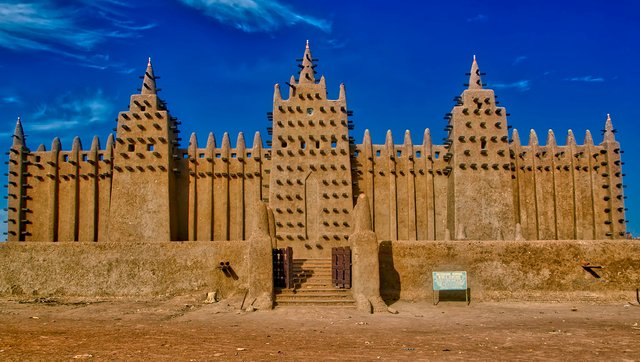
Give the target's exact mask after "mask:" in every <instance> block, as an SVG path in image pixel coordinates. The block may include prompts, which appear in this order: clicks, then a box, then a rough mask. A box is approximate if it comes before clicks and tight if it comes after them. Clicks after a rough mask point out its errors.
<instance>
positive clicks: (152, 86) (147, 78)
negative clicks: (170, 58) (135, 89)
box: [141, 57, 156, 94]
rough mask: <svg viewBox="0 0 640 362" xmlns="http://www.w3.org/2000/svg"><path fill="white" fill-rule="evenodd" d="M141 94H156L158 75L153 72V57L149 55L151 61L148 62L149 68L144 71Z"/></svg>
mask: <svg viewBox="0 0 640 362" xmlns="http://www.w3.org/2000/svg"><path fill="white" fill-rule="evenodd" d="M141 94H156V77H155V75H154V74H153V66H152V65H151V57H149V62H148V63H147V70H146V71H145V72H144V77H143V80H142V91H141Z"/></svg>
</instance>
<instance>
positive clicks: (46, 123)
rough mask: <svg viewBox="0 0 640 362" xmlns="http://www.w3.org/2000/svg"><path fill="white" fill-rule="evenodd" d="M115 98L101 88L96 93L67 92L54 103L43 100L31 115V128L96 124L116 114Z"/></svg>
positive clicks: (61, 128) (52, 128) (59, 128)
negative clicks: (111, 97) (106, 94)
mask: <svg viewBox="0 0 640 362" xmlns="http://www.w3.org/2000/svg"><path fill="white" fill-rule="evenodd" d="M114 113H115V106H114V103H113V101H112V100H110V99H108V98H107V97H105V96H104V94H103V92H102V90H100V89H98V90H97V91H95V92H92V93H85V94H80V95H77V94H71V93H67V94H64V95H62V96H60V97H58V98H57V99H55V101H54V102H52V103H48V104H47V103H45V104H41V105H40V106H38V107H37V109H36V111H35V112H34V113H33V114H32V115H31V117H30V118H31V120H28V122H29V126H28V128H29V130H31V131H34V132H47V131H53V130H56V131H58V130H64V129H69V128H79V127H94V126H96V125H97V124H99V123H104V122H106V121H108V120H109V119H110V118H112V117H113V115H114Z"/></svg>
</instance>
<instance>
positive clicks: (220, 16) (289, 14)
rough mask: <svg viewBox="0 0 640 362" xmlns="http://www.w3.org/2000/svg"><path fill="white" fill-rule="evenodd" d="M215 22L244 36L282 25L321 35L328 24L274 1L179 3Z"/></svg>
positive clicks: (189, 0)
mask: <svg viewBox="0 0 640 362" xmlns="http://www.w3.org/2000/svg"><path fill="white" fill-rule="evenodd" d="M180 1H181V2H182V3H184V4H185V5H187V6H190V7H192V8H195V9H197V10H199V11H201V12H203V13H204V14H205V15H207V16H209V17H212V18H214V19H216V20H217V21H219V22H221V23H223V24H226V25H231V26H233V27H235V28H236V29H239V30H242V31H244V32H247V33H253V32H271V31H275V30H277V29H279V28H281V27H283V26H292V25H296V24H307V25H310V26H313V27H315V28H318V29H320V30H322V31H324V32H327V33H328V32H330V31H331V22H330V21H327V20H324V19H320V18H316V17H313V16H309V15H303V14H300V13H298V12H296V11H295V10H293V9H292V8H291V7H290V6H288V5H285V4H282V3H280V2H279V1H278V0H180Z"/></svg>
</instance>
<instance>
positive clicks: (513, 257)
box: [0, 240, 640, 301]
mask: <svg viewBox="0 0 640 362" xmlns="http://www.w3.org/2000/svg"><path fill="white" fill-rule="evenodd" d="M247 246H248V244H247V242H246V241H213V242H170V243H134V244H129V243H78V242H60V243H36V242H9V243H0V296H5V297H6V296H21V297H24V296H33V297H35V296H69V297H73V296H78V297H102V298H104V297H132V298H155V297H165V296H172V295H179V294H189V293H193V292H202V293H203V295H204V293H205V292H209V291H218V292H219V293H220V294H221V295H222V296H228V295H230V294H232V293H234V292H237V291H239V290H242V289H245V288H246V284H247V281H248V265H247V253H246V249H247ZM220 261H229V262H230V265H231V267H232V268H233V271H234V275H235V277H234V276H231V277H227V276H225V275H224V274H223V272H222V271H220V270H218V269H217V268H216V266H217V265H218V263H219V262H220ZM583 261H584V262H588V263H590V264H591V265H595V266H602V267H603V268H602V269H593V272H594V273H595V274H596V275H594V274H590V273H589V272H588V271H586V270H584V269H583V268H582V267H581V263H582V262H583ZM452 270H466V271H467V272H468V280H469V287H470V289H471V297H472V299H473V300H602V301H614V300H615V301H618V300H622V301H626V300H633V299H634V298H635V290H636V288H639V287H640V241H638V240H616V241H608V240H607V241H601V240H600V241H593V240H590V241H524V242H519V241H518V242H516V241H393V242H390V241H382V242H381V243H380V279H381V285H380V286H381V292H382V295H383V297H384V298H385V299H386V300H395V299H404V300H430V299H431V298H432V296H433V294H432V289H431V288H432V279H431V272H432V271H452Z"/></svg>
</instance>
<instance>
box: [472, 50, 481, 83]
mask: <svg viewBox="0 0 640 362" xmlns="http://www.w3.org/2000/svg"><path fill="white" fill-rule="evenodd" d="M480 75H481V73H480V68H478V62H477V61H476V56H475V54H474V55H473V63H471V72H469V89H482V79H481V78H480Z"/></svg>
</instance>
